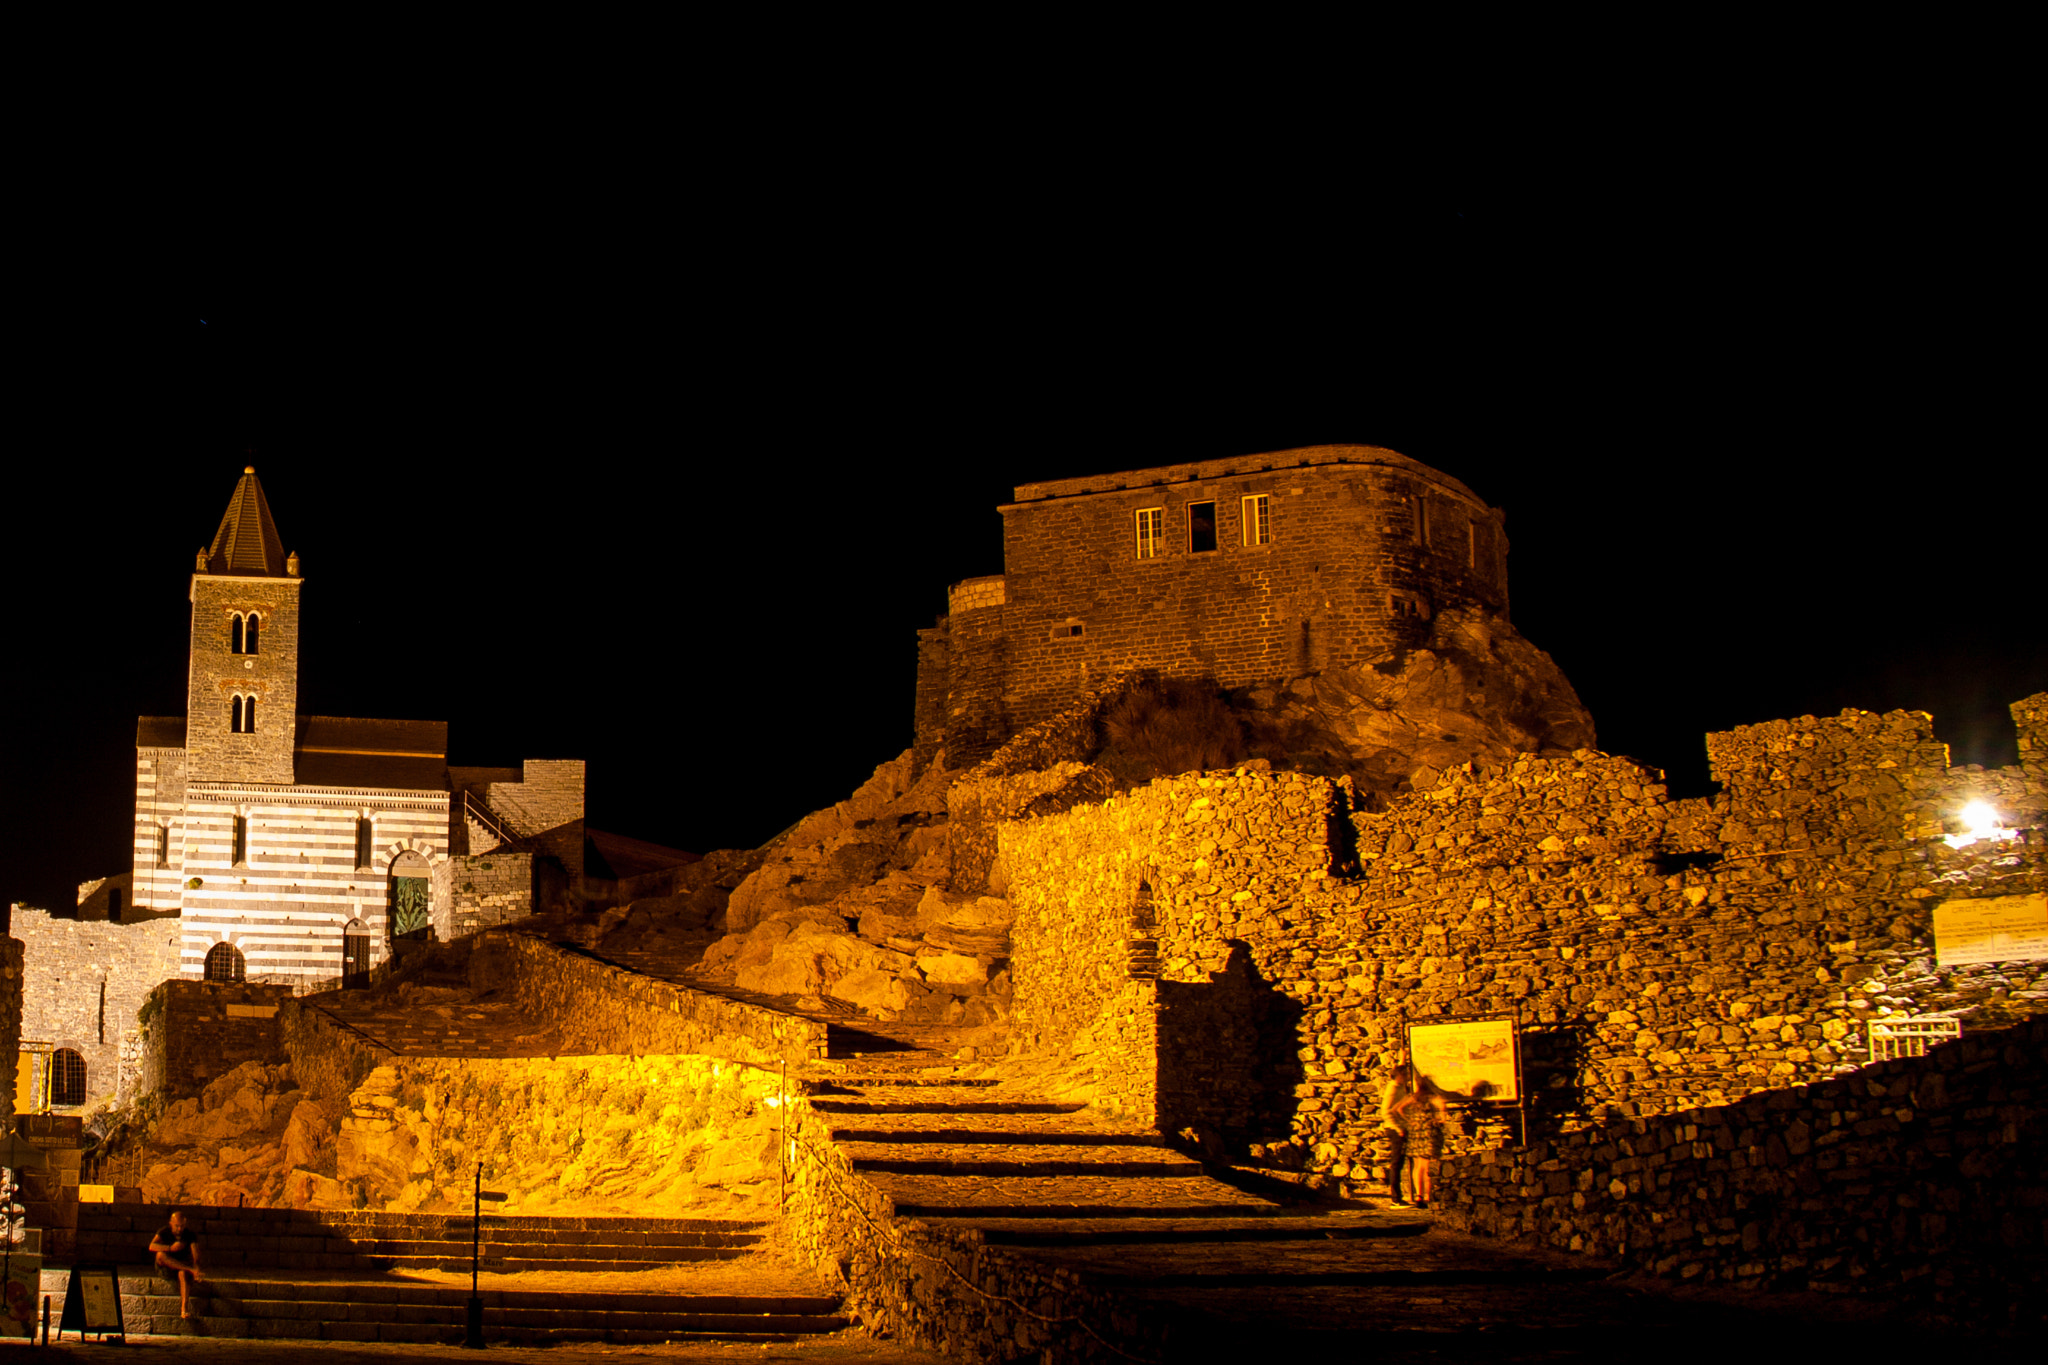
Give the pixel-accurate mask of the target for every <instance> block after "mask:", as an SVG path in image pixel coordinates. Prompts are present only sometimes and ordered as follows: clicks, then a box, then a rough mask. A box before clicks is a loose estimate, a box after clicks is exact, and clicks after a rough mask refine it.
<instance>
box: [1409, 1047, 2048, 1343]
mask: <svg viewBox="0 0 2048 1365" xmlns="http://www.w3.org/2000/svg"><path fill="white" fill-rule="evenodd" d="M2044 1070H2048V1020H2036V1021H2033V1022H2031V1023H2027V1024H2022V1025H2019V1026H2017V1027H2014V1028H2011V1029H2005V1030H1998V1031H1992V1032H1986V1033H1980V1034H1972V1035H1969V1036H1967V1037H1964V1038H1961V1039H1958V1040H1957V1041H1955V1042H1953V1043H1950V1044H1946V1045H1944V1046H1940V1047H1936V1048H1934V1049H1933V1050H1931V1051H1930V1052H1928V1053H1927V1054H1926V1055H1925V1056H1922V1057H1910V1058H1901V1059H1898V1060H1894V1061H1885V1062H1879V1063H1876V1064H1874V1065H1872V1066H1869V1067H1867V1068H1865V1069H1863V1070H1860V1071H1858V1072H1856V1073H1854V1074H1853V1075H1848V1076H1843V1077H1839V1078H1836V1079H1834V1080H1830V1081H1826V1082H1823V1083H1821V1084H1818V1085H1811V1086H1795V1087H1792V1088H1789V1089H1784V1090H1774V1091H1770V1092H1768V1093H1765V1094H1759V1095H1752V1096H1750V1097H1749V1098H1747V1099H1745V1100H1743V1101H1741V1102H1739V1103H1736V1104H1730V1105H1721V1106H1716V1107H1713V1108H1708V1109H1696V1110H1688V1111H1685V1112H1683V1113H1677V1114H1667V1115H1663V1116H1660V1117H1657V1118H1652V1119H1635V1120H1630V1121H1625V1122H1619V1123H1608V1124H1602V1125H1600V1126H1598V1127H1595V1128H1587V1129H1582V1130H1580V1131H1578V1132H1574V1133H1568V1134H1563V1135H1560V1136H1557V1137H1555V1138H1551V1139H1548V1140H1544V1141H1539V1142H1535V1143H1532V1144H1530V1145H1528V1146H1526V1147H1525V1146H1519V1145H1518V1146H1511V1147H1505V1148H1501V1149H1499V1150H1496V1151H1487V1152H1480V1153H1476V1154H1472V1155H1468V1156H1462V1157H1458V1158H1455V1159H1453V1160H1451V1161H1449V1162H1447V1163H1445V1166H1444V1169H1443V1171H1442V1173H1441V1174H1440V1175H1439V1176H1438V1178H1437V1181H1436V1190H1437V1197H1436V1199H1435V1202H1434V1205H1433V1207H1432V1212H1433V1213H1434V1214H1435V1215H1436V1217H1437V1218H1438V1219H1439V1220H1440V1221H1441V1222H1443V1223H1444V1224H1445V1225H1446V1226H1448V1227H1452V1228H1456V1229H1459V1230H1463V1231H1468V1232H1476V1233H1481V1234H1485V1235H1488V1236H1493V1237H1499V1238H1503V1239H1506V1240H1511V1241H1522V1242H1534V1243H1539V1244H1541V1245H1544V1246H1548V1247H1551V1248H1554V1249H1557V1250H1563V1251H1571V1252H1578V1253H1581V1254H1584V1255H1586V1256H1589V1257H1599V1258H1603V1259H1606V1260H1609V1261H1614V1262H1619V1263H1620V1264H1622V1265H1625V1266H1629V1267H1633V1268H1636V1269H1641V1270H1646V1271H1650V1272H1653V1273H1655V1274H1658V1275H1670V1276H1676V1277H1679V1278H1682V1279H1687V1280H1699V1281H1701V1282H1709V1281H1720V1282H1729V1283H1734V1284H1737V1285H1745V1286H1750V1287H1755V1288H1771V1289H1781V1290H1783V1289H1819V1290H1827V1291H1831V1292H1837V1293H1856V1294H1864V1295H1881V1296H1884V1297H1886V1298H1890V1299H1899V1298H1910V1299H1922V1300H1926V1301H1927V1303H1925V1304H1923V1305H1921V1306H1922V1307H1927V1306H1932V1307H1934V1308H1935V1309H1936V1310H1937V1311H1938V1313H1939V1315H1940V1316H1944V1317H1946V1318H1948V1319H1949V1320H1950V1321H1953V1322H1960V1323H1968V1324H1970V1325H1972V1326H1974V1327H1983V1326H1988V1325H1993V1324H1996V1325H2000V1326H2007V1327H2017V1326H2020V1325H2021V1322H2020V1321H2019V1320H2018V1319H2017V1318H2016V1317H2015V1314H2016V1313H2019V1312H2022V1311H2027V1310H2026V1306H2027V1305H2032V1308H2031V1310H2030V1311H2032V1312H2034V1313H2035V1314H2038V1311H2039V1305H2040V1304H2041V1303H2042V1301H2043V1298H2044V1296H2048V1255H2044V1240H2043V1219H2042V1210H2043V1209H2044V1208H2048V1176H2044V1172H2043V1168H2042V1165H2041V1162H2040V1159H2039V1152H2040V1148H2041V1144H2042V1142H2043V1140H2044V1138H2048V1102H2044V1101H2048V1094H2044V1092H2043V1091H2042V1089H2041V1086H2040V1077H2041V1075H2042V1073H2043V1071H2044ZM2036 1321H2037V1322H2038V1317H2037V1318H2036Z"/></svg>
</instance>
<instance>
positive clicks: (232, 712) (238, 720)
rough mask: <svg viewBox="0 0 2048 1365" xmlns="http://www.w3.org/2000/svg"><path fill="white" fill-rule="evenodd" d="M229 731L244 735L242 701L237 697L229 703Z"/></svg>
mask: <svg viewBox="0 0 2048 1365" xmlns="http://www.w3.org/2000/svg"><path fill="white" fill-rule="evenodd" d="M228 729H229V730H231V731H233V732H234V733H235V734H238V735H239V734H241V733H242V699H241V698H240V697H236V698H235V699H234V700H233V701H231V702H229V703H228Z"/></svg>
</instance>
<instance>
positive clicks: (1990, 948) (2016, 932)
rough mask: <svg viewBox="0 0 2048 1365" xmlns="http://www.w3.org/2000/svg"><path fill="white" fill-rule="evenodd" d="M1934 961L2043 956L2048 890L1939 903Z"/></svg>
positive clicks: (2047, 940) (2047, 949) (2047, 943)
mask: <svg viewBox="0 0 2048 1365" xmlns="http://www.w3.org/2000/svg"><path fill="white" fill-rule="evenodd" d="M1934 960H1935V963H1936V964H1937V965H1939V966H1943V967H1954V966H1961V965H1963V964H1965V963H1969V962H2040V961H2043V960H2048V894H2043V893H2042V892H2039V891H2036V892H2034V893H2033V894H2032V895H2029V896H1971V897H1967V898H1964V899H1959V900H1951V901H1943V902H1942V903H1941V904H1939V905H1937V906H1935V907H1934Z"/></svg>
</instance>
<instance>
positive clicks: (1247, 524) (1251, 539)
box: [1238, 493, 1273, 545]
mask: <svg viewBox="0 0 2048 1365" xmlns="http://www.w3.org/2000/svg"><path fill="white" fill-rule="evenodd" d="M1238 508H1239V511H1240V512H1241V513H1242V515H1243V533H1244V543H1245V544H1247V545H1270V544H1272V543H1273V514H1272V508H1271V504H1270V503H1269V502H1268V500H1267V498H1266V495H1265V494H1264V493H1255V494H1253V495H1252V496H1251V497H1248V498H1240V499H1238Z"/></svg>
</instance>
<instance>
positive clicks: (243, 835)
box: [228, 815, 249, 864]
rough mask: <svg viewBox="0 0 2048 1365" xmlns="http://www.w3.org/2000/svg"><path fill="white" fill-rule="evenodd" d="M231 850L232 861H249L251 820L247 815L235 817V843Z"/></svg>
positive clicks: (230, 859)
mask: <svg viewBox="0 0 2048 1365" xmlns="http://www.w3.org/2000/svg"><path fill="white" fill-rule="evenodd" d="M229 852H230V854H231V856H230V858H229V859H228V861H230V862H233V863H238V864H239V863H246V862H248V861H249V821H248V819H247V817H245V816H240V815H237V816H236V817H235V834H234V844H233V847H232V848H231V849H230V850H229Z"/></svg>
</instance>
